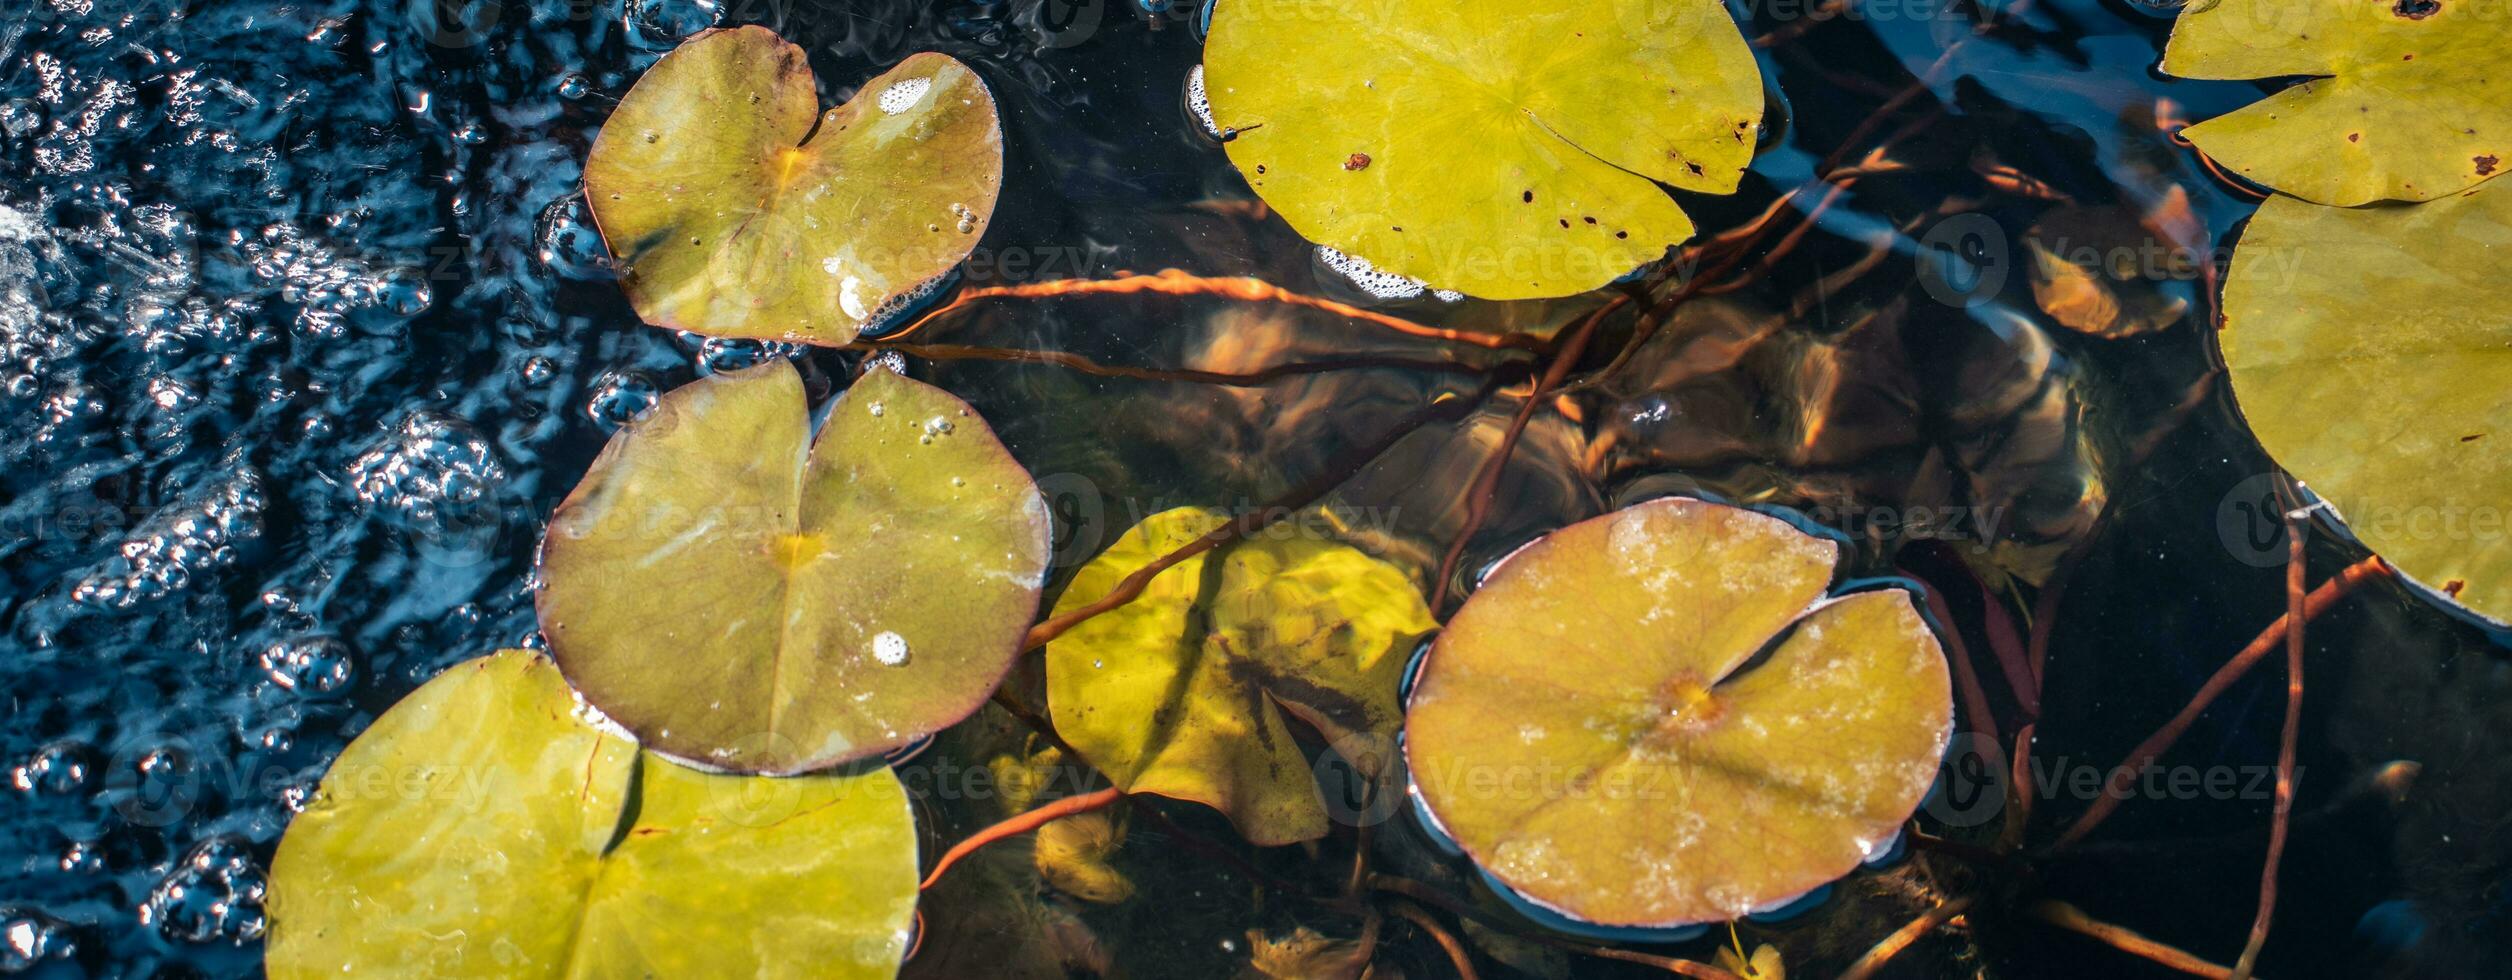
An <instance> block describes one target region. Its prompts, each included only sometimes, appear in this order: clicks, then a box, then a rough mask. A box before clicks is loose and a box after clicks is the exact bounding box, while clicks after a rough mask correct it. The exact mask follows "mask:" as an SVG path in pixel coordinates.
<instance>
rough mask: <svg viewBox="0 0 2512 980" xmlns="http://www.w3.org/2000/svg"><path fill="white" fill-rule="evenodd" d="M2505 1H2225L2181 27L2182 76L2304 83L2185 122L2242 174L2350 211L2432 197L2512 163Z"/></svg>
mask: <svg viewBox="0 0 2512 980" xmlns="http://www.w3.org/2000/svg"><path fill="white" fill-rule="evenodd" d="M2505 13H2506V10H2505V8H2504V6H2503V5H2502V4H2501V3H2500V2H2497V0H2218V2H2211V3H2203V4H2191V5H2190V6H2189V7H2188V8H2187V9H2186V10H2184V11H2183V12H2182V13H2181V16H2180V22H2179V23H2178V24H2175V25H2174V26H2173V28H2172V42H2171V44H2170V46H2168V47H2166V48H2165V49H2164V52H2163V70H2164V71H2167V72H2170V73H2172V74H2174V75H2179V76H2181V77H2183V78H2221V79H2255V78H2283V77H2292V76H2302V77H2305V78H2306V79H2307V80H2306V81H2303V82H2300V83H2298V84H2296V85H2294V86H2292V87H2290V88H2287V89H2285V90H2284V91H2281V92H2278V93H2277V94H2275V95H2272V96H2269V97H2268V98H2267V99H2266V100H2265V101H2262V102H2259V103H2258V104H2256V105H2252V106H2249V107H2247V108H2244V109H2240V110H2238V111H2235V112H2231V113H2228V114H2225V115H2222V116H2218V117H2216V118H2214V119H2210V120H2208V121H2206V122H2203V123H2199V124H2198V125H2195V126H2192V127H2190V128H2189V129H2188V131H2187V132H2188V136H2189V139H2190V140H2191V141H2192V142H2194V143H2196V144H2197V145H2198V148H2199V149H2200V150H2203V151H2205V152H2206V153H2207V155H2209V156H2212V157H2214V158H2216V160H2217V161H2219V162H2221V163H2223V164H2224V165H2225V166H2228V167H2231V168H2232V169H2233V171H2234V172H2235V173H2239V174H2241V175H2242V176H2245V177H2248V178H2250V179H2252V180H2255V181H2258V182H2259V183H2262V184H2266V185H2268V186H2270V187H2273V188H2276V189H2277V190H2280V191H2283V192H2285V193H2287V194H2292V195H2294V196H2296V197H2302V198H2307V199H2309V200H2313V201H2318V202H2320V203H2323V204H2331V205H2338V206H2353V205H2358V204H2366V203H2370V202H2373V201H2385V200H2394V201H2430V200H2433V199H2435V198H2439V197H2442V196H2444V195H2448V194H2451V193H2454V192H2457V191H2460V190H2464V189H2466V188H2468V187H2469V186H2470V185H2473V184H2475V183H2477V182H2479V181H2482V180H2485V179H2487V178H2489V177H2492V176H2494V175H2496V174H2498V173H2502V172H2503V170H2504V168H2505V167H2506V166H2507V165H2512V76H2507V75H2505V74H2504V71H2503V55H2504V52H2506V51H2512V19H2506V17H2505V16H2504V15H2505Z"/></svg>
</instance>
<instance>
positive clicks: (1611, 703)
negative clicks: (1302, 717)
mask: <svg viewBox="0 0 2512 980" xmlns="http://www.w3.org/2000/svg"><path fill="white" fill-rule="evenodd" d="M1838 560H1839V547H1838V546H1837V545H1835V544H1833V543H1832V542H1831V541H1828V540H1825V539H1823V538H1819V537H1815V536H1812V535H1809V534H1806V533H1805V532H1803V531H1800V530H1798V529H1796V528H1795V527H1793V526H1791V525H1789V524H1788V523H1787V522H1785V521H1782V520H1779V519H1778V518H1774V517H1770V516H1767V515H1764V514H1760V513H1756V512H1753V511H1749V510H1743V509H1740V508H1735V507H1728V506H1725V505H1721V504H1711V503H1704V502H1701V501H1697V500H1685V499H1666V500H1658V501H1652V502H1649V503H1644V504H1639V505H1635V506H1632V507H1629V508H1625V509H1623V510H1620V511H1616V512H1614V513H1611V514H1607V515H1605V516H1603V517H1598V518H1594V519H1591V520H1587V521H1583V522H1580V523H1578V524H1573V525H1571V526H1569V527H1566V528H1563V529H1561V530H1559V531H1556V532H1553V533H1552V534H1550V535H1547V536H1545V537H1544V538H1542V539H1540V540H1538V541H1536V542H1535V543H1534V544H1532V545H1529V546H1527V547H1526V548H1525V549H1523V550H1521V551H1519V552H1518V553H1517V554H1515V555H1513V556H1511V557H1510V558H1509V559H1508V560H1507V561H1505V562H1504V563H1503V564H1502V565H1501V566H1500V567H1499V568H1498V569H1497V570H1495V571H1494V572H1493V573H1492V574H1491V575H1490V576H1489V577H1488V578H1487V579H1486V580H1485V581H1484V582H1483V584H1482V585H1481V586H1479V587H1478V588H1476V589H1475V591H1474V593H1473V594H1472V595H1471V596H1470V597H1468V598H1467V600H1466V603H1465V605H1464V607H1463V608H1461V609H1459V610H1458V611H1457V614H1456V616H1455V617H1454V618H1453V619H1451V620H1450V621H1449V623H1448V628H1447V630H1446V631H1444V632H1442V633H1441V634H1440V635H1439V639H1438V641H1437V642H1436V643H1435V644H1434V645H1433V646H1432V648H1431V652H1430V656H1429V658H1428V659H1427V661H1426V662H1425V663H1424V665H1423V667H1422V673H1421V677H1420V679H1419V680H1418V681H1417V682H1416V687H1415V688H1414V692H1413V700H1412V703H1411V705H1410V708H1409V710H1408V713H1407V716H1406V719H1405V738H1406V755H1407V759H1408V761H1409V762H1410V763H1411V770H1412V774H1413V779H1414V783H1415V785H1416V786H1418V787H1419V789H1420V792H1421V798H1422V801H1423V802H1424V803H1425V804H1427V805H1428V806H1429V808H1430V812H1431V813H1432V814H1433V815H1434V816H1435V817H1436V818H1437V819H1438V821H1439V823H1440V825H1441V826H1442V827H1443V828H1444V829H1445V830H1446V831H1447V832H1448V834H1449V835H1450V836H1451V837H1453V838H1454V839H1455V840H1456V842H1457V843H1458V844H1460V845H1462V846H1463V847H1464V848H1465V849H1466V851H1467V852H1468V853H1469V854H1471V855H1473V857H1474V859H1475V861H1476V862H1477V863H1479V864H1481V865H1482V866H1483V867H1484V869H1485V870H1487V871H1490V872H1491V873H1492V874H1493V875H1494V876H1496V877H1498V878H1499V879H1500V880H1501V881H1503V882H1505V883H1507V884H1508V885H1509V886H1510V887H1511V888H1514V889H1516V890H1517V891H1518V892H1520V893H1521V894H1523V895H1525V896H1526V897H1527V898H1529V899H1532V900H1534V901H1535V902H1537V903H1539V904H1542V905H1544V906H1547V907H1549V908H1552V909H1555V910H1557V911H1560V912H1562V913H1564V914H1567V915H1570V916H1574V917H1576V918H1579V919H1584V920H1587V921H1589V922H1595V923H1601V924H1605V925H1612V926H1634V927H1666V926H1677V925H1685V924H1689V923H1696V922H1709V921H1716V920H1721V919H1729V918H1733V917H1735V916H1738V915H1741V914H1744V913H1746V912H1749V911H1752V910H1754V909H1756V908H1761V907H1766V906H1768V905H1770V904H1773V903H1776V902H1781V901H1785V900H1788V899H1791V898H1794V897H1796V896H1798V895H1801V894H1803V893H1805V892H1807V891H1809V890H1812V889H1813V888H1815V887H1817V886H1819V885H1822V884H1823V883H1825V882H1828V881H1831V880H1832V879H1834V878H1838V877H1840V876H1841V875H1843V874H1846V873H1848V872H1849V871H1851V870H1852V869H1855V868H1856V867H1857V866H1858V864H1859V862H1860V861H1861V860H1863V859H1864V858H1866V857H1867V856H1868V855H1869V854H1870V853H1872V852H1873V851H1874V849H1876V848H1878V847H1881V846H1883V845H1884V844H1885V843H1886V842H1887V841H1889V840H1890V839H1891V838H1892V837H1893V835H1894V834H1895V833H1896V832H1897V831H1898V830H1899V828H1900V825H1901V823H1902V822H1903V821H1904V820H1906V819H1908V818H1909V816H1910V814H1911V811H1912V810H1914V809H1916V808H1917V807H1918V805H1919V801H1920V799H1921V798H1922V797H1923V796H1925V795H1926V793H1927V789H1928V786H1929V784H1930V782H1931V781H1932V780H1933V779H1934V778H1935V776H1936V770H1937V763H1938V761H1939V759H1940V758H1941V757H1942V755H1943V754H1944V751H1945V744H1946V739H1947V737H1948V735H1949V728H1950V725H1951V722H1952V718H1953V693H1952V687H1951V685H1950V684H1949V682H1948V680H1947V673H1946V664H1945V654H1944V652H1943V651H1942V650H1941V649H1940V648H1939V647H1938V646H1937V641H1936V637H1935V636H1934V634H1932V633H1930V632H1929V631H1928V627H1927V626H1926V624H1925V623H1924V622H1922V621H1921V620H1920V618H1919V614H1918V612H1917V611H1916V610H1915V609H1913V608H1912V607H1911V604H1910V598H1909V595H1908V594H1907V593H1905V592H1902V591H1900V590H1883V591H1874V592H1861V593H1854V594H1850V595H1843V596H1836V597H1826V596H1825V594H1824V593H1825V589H1826V587H1827V586H1828V585H1829V584H1830V581H1831V578H1832V573H1833V568H1834V565H1835V563H1836V562H1837V561H1838Z"/></svg>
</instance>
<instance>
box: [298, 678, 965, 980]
mask: <svg viewBox="0 0 2512 980" xmlns="http://www.w3.org/2000/svg"><path fill="white" fill-rule="evenodd" d="M915 904H916V836H915V827H914V825H913V823H912V818H911V816H910V814H909V812H908V806H907V796H906V793H905V791H904V790H903V789H902V788H901V787H900V786H899V783H898V779H897V777H895V776H892V775H891V774H890V771H889V770H888V769H879V768H876V769H873V770H870V771H868V772H866V773H864V774H862V775H858V776H843V777H841V776H813V777H805V778H799V779H784V780H767V779H759V778H755V777H739V776H717V775H709V774H706V773H702V772H698V771H696V770H692V769H687V768H683V767H681V766H678V765H674V764H672V763H670V762H667V761H664V760H662V759H659V758H655V757H653V756H650V755H648V756H644V757H642V758H641V757H640V753H639V752H638V750H637V746H636V744H635V743H633V742H630V741H628V740H626V739H623V738H619V737H617V736H613V735H607V734H605V733H603V732H602V731H600V730H598V729H596V728H594V727H593V726H592V725H589V724H586V723H585V722H584V721H581V720H579V719H578V718H577V717H575V705H574V702H573V700H572V698H571V696H570V695H569V693H568V690H567V685H566V683H565V682H564V681H562V680H561V679H560V678H559V676H558V672H557V671H556V670H555V669H553V668H552V667H551V666H550V664H549V663H548V662H547V661H545V660H542V659H541V658H540V657H538V656H536V655H534V654H532V653H529V652H526V651H520V650H510V651H507V652H504V653H499V654H496V655H493V656H489V657H484V658H481V659H479V660H474V661H471V662H469V663H465V664H460V665H457V666H455V667H454V668H452V669H451V670H448V671H446V672H445V673H444V674H443V675H441V676H439V677H437V678H436V679H435V680H433V681H430V682H428V683H427V684H426V685H424V686H422V687H420V688H419V690H418V691H417V692H416V693H413V694H412V695H410V697H409V698H408V699H406V700H404V701H402V702H401V703H400V704H397V705H395V706H393V708H392V709H391V710H389V711H386V712H385V713H384V715H383V716H382V717H380V718H378V719H376V721H375V724H374V726H373V727H371V728H369V729H367V730H366V732H365V734H363V735H360V736H359V737H358V739H357V741H356V742H353V743H351V744H350V746H349V748H348V751H346V752H343V753H342V754H341V756H340V759H339V761H337V762H335V763H333V765H332V767H331V771H330V772H329V773H328V774H326V775H325V776H324V777H323V782H322V785H321V788H320V790H319V791H318V792H317V793H316V795H315V798H314V802H313V804H312V805H311V806H309V807H307V808H306V810H305V812H304V813H303V814H300V815H298V817H297V818H296V820H295V822H293V823H291V824H290V825H289V827H288V833H287V836H286V837H285V838H283V839H282V840H281V841H280V843H279V856H278V858H277V860H276V862H275V863H274V865H273V867H272V872H271V886H270V911H271V920H272V932H271V941H270V960H269V970H270V975H271V976H273V977H277V978H282V980H287V978H299V977H340V976H374V975H385V974H402V975H423V976H430V977H586V976H592V977H628V976H660V977H692V976H745V977H804V976H809V977H889V976H892V975H894V974H895V973H896V972H897V970H898V961H899V957H900V956H902V955H904V954H905V953H906V951H907V937H908V930H909V928H910V925H911V922H912V919H913V916H914V911H915Z"/></svg>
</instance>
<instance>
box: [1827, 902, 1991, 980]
mask: <svg viewBox="0 0 2512 980" xmlns="http://www.w3.org/2000/svg"><path fill="white" fill-rule="evenodd" d="M1971 902H1972V897H1971V896H1969V895H1963V896H1960V897H1957V898H1949V899H1946V900H1945V901H1944V902H1943V903H1942V904H1940V905H1938V906H1937V907H1935V908H1932V909H1929V910H1927V911H1926V912H1922V913H1920V914H1919V917H1918V918H1916V919H1912V920H1910V922H1909V923H1908V924H1906V925H1904V926H1902V927H1901V928H1899V929H1895V930H1893V934H1892V935H1889V936H1886V937H1884V941H1883V942H1880V943H1877V944H1875V948H1873V949H1870V950H1867V952H1866V955H1864V956H1861V957H1858V961H1857V962H1855V963H1851V964H1849V968H1848V969H1846V970H1842V971H1840V980H1867V978H1868V977H1872V976H1874V975H1875V974H1876V973H1877V972H1878V971H1881V970H1883V969H1884V965H1885V964H1887V963H1890V962H1892V961H1893V957H1896V956H1899V955H1901V951H1902V950H1905V949H1909V948H1910V946H1911V944H1913V943H1916V942H1918V941H1919V940H1921V939H1923V938H1926V936H1927V934H1928V933H1931V932H1935V931H1936V927H1938V926H1941V925H1944V924H1946V923H1948V922H1952V921H1954V917H1955V916H1958V915H1961V914H1963V913H1964V912H1965V911H1967V910H1969V909H1970V908H1971Z"/></svg>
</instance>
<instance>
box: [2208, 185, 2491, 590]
mask: <svg viewBox="0 0 2512 980" xmlns="http://www.w3.org/2000/svg"><path fill="white" fill-rule="evenodd" d="M2507 250H2512V185H2506V184H2503V183H2490V184H2486V185H2483V186H2480V187H2478V188H2476V189H2474V190H2470V191H2467V192H2464V193H2461V194H2458V195H2455V196H2453V197H2449V198H2445V199H2443V200H2439V201H2435V202H2433V203H2430V204H2419V205H2415V206H2412V207H2383V208H2360V209H2359V208H2327V207H2321V206H2319V205H2316V204H2311V203H2308V202H2304V201H2297V200H2293V199H2290V198H2277V199H2273V200H2270V201H2268V202H2267V203H2266V204H2265V205H2262V206H2261V207H2260V209H2259V214H2258V216H2256V217H2254V218H2252V219H2251V221H2250V227H2249V229H2248V230H2247V231H2245V232H2244V233H2243V235H2242V242H2241V247H2240V248H2239V249H2237V250H2235V252H2234V253H2233V271H2232V275H2231V276H2230V278H2229V279H2228V280H2227V281H2226V283H2225V288H2224V313H2225V329H2224V332H2223V334H2222V335H2221V337H2222V343H2223V347H2224V360H2225V364H2226V366H2227V367H2228V368H2229V369H2230V370H2231V372H2232V379H2233V395H2234V400H2235V401H2236V402H2237V403H2238V404H2239V405H2240V406H2241V411H2242V416H2243V417H2244V418H2245V419H2246V420H2248V421H2249V423H2250V430H2251V432H2252V433H2253V434H2254V435H2256V436H2258V437H2259V444H2260V445H2261V446H2263V447H2266V449H2267V450H2268V454H2269V455H2270V456H2273V457H2275V458H2276V461H2277V464H2278V465H2279V466H2282V467H2284V468H2285V469H2286V470H2287V471H2288V472H2290V473H2292V474H2293V475H2294V476H2295V477H2296V478H2297V479H2300V480H2302V481H2303V482H2304V483H2305V484H2307V485H2309V486H2310V487H2311V489H2312V491H2313V492H2314V493H2316V494H2318V495H2319V496H2320V497H2321V499H2323V500H2327V501H2329V502H2330V503H2331V504H2333V505H2334V506H2335V507H2336V508H2337V510H2338V513H2339V514H2341V515H2342V516H2343V517H2344V518H2345V520H2346V524H2347V528H2348V529H2349V530H2350V531H2351V532H2352V533H2353V534H2354V535H2355V536H2356V537H2357V538H2358V539H2360V540H2361V541H2363V543H2364V544H2365V545H2366V546H2368V547H2370V548H2371V549H2372V550H2374V551H2375V552H2378V553H2380V555H2381V556H2382V557H2383V558H2385V559H2388V560H2389V562H2390V563H2391V564H2392V565H2395V566H2397V567H2398V569H2399V571H2401V572H2403V573H2405V574H2407V575H2408V576H2410V577H2412V578H2415V579H2417V580H2419V581H2421V582H2423V583H2425V584H2426V585H2428V586H2431V587H2433V588H2435V589H2438V590H2440V591H2441V592H2443V593H2444V594H2446V595H2454V596H2456V597H2457V599H2458V600H2459V602H2460V603H2461V604H2463V605H2465V606H2467V607H2468V608H2470V609H2472V610H2475V611H2476V612H2478V613H2479V614H2481V615H2483V616H2485V617H2487V618H2489V619H2492V620H2494V621H2496V622H2504V621H2507V620H2512V536H2508V535H2507V534H2506V533H2505V525H2504V510H2505V508H2506V506H2507V505H2512V452H2507V451H2506V447H2505V446H2504V445H2503V441H2504V440H2505V439H2507V438H2512V431H2507V429H2512V425H2508V424H2507V423H2512V303H2507V299H2512V293H2507V291H2506V290H2505V288H2504V283H2503V272H2502V267H2501V261H2500V258H2499V257H2500V256H2501V255H2503V254H2505V253H2506V252H2507Z"/></svg>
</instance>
